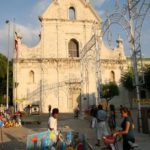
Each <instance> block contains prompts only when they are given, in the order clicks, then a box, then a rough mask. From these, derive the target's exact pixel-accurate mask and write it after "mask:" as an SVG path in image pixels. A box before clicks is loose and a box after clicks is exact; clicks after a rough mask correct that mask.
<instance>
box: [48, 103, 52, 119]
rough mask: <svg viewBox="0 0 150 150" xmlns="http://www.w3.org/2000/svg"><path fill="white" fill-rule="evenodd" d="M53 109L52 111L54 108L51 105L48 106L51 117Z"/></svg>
mask: <svg viewBox="0 0 150 150" xmlns="http://www.w3.org/2000/svg"><path fill="white" fill-rule="evenodd" d="M51 109H52V106H51V105H49V106H48V112H49V117H50V116H51Z"/></svg>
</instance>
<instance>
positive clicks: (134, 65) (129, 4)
mask: <svg viewBox="0 0 150 150" xmlns="http://www.w3.org/2000/svg"><path fill="white" fill-rule="evenodd" d="M128 9H129V19H130V20H129V21H130V22H129V23H130V32H131V40H130V46H131V49H132V61H133V71H134V76H135V86H136V94H137V100H138V128H139V132H140V131H141V103H140V90H139V76H138V68H137V57H136V50H135V44H134V33H133V18H132V17H133V14H132V10H131V0H128Z"/></svg>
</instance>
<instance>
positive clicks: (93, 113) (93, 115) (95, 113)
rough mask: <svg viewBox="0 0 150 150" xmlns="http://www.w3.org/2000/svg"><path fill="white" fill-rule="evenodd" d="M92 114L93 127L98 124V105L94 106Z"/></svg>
mask: <svg viewBox="0 0 150 150" xmlns="http://www.w3.org/2000/svg"><path fill="white" fill-rule="evenodd" d="M90 114H91V116H92V120H91V128H95V127H96V124H97V118H96V116H97V107H96V105H93V106H92V109H91V112H90Z"/></svg>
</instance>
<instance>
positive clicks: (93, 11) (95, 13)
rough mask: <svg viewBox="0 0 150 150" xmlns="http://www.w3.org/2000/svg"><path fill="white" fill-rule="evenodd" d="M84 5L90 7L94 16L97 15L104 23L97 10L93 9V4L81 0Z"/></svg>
mask: <svg viewBox="0 0 150 150" xmlns="http://www.w3.org/2000/svg"><path fill="white" fill-rule="evenodd" d="M80 1H81V2H82V3H83V4H84V5H86V6H87V7H89V9H90V10H91V12H92V13H93V15H95V17H96V18H97V19H98V20H99V21H100V22H102V19H101V18H100V16H99V15H98V14H97V12H96V11H95V9H94V8H93V6H92V5H91V3H90V2H89V3H86V1H85V0H80Z"/></svg>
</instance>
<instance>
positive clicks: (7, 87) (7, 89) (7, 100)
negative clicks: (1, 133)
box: [6, 20, 10, 109]
mask: <svg viewBox="0 0 150 150" xmlns="http://www.w3.org/2000/svg"><path fill="white" fill-rule="evenodd" d="M6 24H7V25H8V37H7V38H8V41H7V42H8V43H7V86H6V108H7V109H8V107H9V104H8V103H9V44H10V22H9V20H6Z"/></svg>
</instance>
